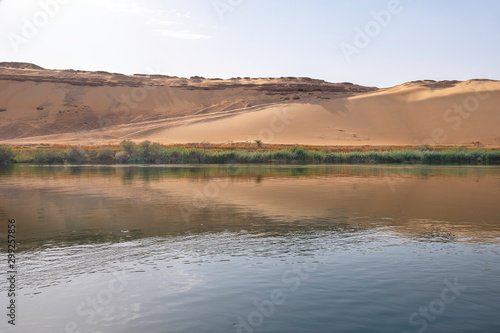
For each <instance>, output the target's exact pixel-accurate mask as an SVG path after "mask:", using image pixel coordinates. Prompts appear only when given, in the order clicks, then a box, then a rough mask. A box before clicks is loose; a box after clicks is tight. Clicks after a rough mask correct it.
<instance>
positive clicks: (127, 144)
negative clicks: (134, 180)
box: [120, 140, 137, 158]
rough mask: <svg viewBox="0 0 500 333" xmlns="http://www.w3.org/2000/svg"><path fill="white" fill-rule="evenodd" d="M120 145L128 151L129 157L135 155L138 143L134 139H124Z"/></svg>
mask: <svg viewBox="0 0 500 333" xmlns="http://www.w3.org/2000/svg"><path fill="white" fill-rule="evenodd" d="M120 146H121V147H122V149H123V150H125V151H126V152H127V154H128V156H129V158H132V157H134V155H135V153H136V152H137V145H136V144H135V142H133V141H130V140H123V141H122V142H120Z"/></svg>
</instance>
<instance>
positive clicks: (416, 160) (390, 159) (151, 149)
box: [0, 140, 500, 165]
mask: <svg viewBox="0 0 500 333" xmlns="http://www.w3.org/2000/svg"><path fill="white" fill-rule="evenodd" d="M257 141H258V140H257ZM257 144H259V143H257ZM260 144H261V145H262V142H260ZM120 147H121V149H122V150H121V151H115V150H112V149H110V148H101V149H99V150H97V151H96V150H95V149H82V148H70V149H69V150H66V151H64V150H62V151H61V150H50V149H45V150H35V151H33V152H32V153H31V156H29V152H26V151H19V152H17V153H16V154H17V155H16V158H15V160H16V161H17V162H31V161H32V162H33V163H35V164H65V163H69V164H87V163H92V164H111V163H119V164H235V163H237V164H241V163H243V164H473V165H478V164H500V150H488V149H467V148H462V147H458V148H448V149H431V148H429V147H427V146H422V147H417V148H413V149H399V150H397V149H392V150H391V149H389V150H361V151H355V150H353V151H332V150H329V149H326V148H325V149H322V150H317V149H310V148H305V147H299V146H295V147H292V148H283V149H278V150H274V149H271V150H263V149H259V150H257V151H256V150H255V149H233V150H217V149H212V150H206V149H201V148H186V147H165V146H162V145H160V144H159V143H151V142H149V141H144V142H142V143H139V144H136V143H134V142H132V141H122V142H121V143H120ZM4 150H5V149H4ZM0 158H1V155H0ZM7 159H9V158H8V157H7ZM0 162H1V159H0Z"/></svg>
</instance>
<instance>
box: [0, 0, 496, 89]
mask: <svg viewBox="0 0 500 333" xmlns="http://www.w3.org/2000/svg"><path fill="white" fill-rule="evenodd" d="M499 59H500V1H498V0H141V1H132V0H0V61H17V62H29V63H34V64H37V65H39V66H42V67H44V68H50V69H79V70H92V71H93V70H103V71H108V72H115V73H123V74H134V73H142V74H165V75H171V76H179V77H190V76H194V75H199V76H203V77H209V78H231V77H247V76H249V77H282V76H295V77H311V78H315V79H323V80H326V81H330V82H353V83H356V84H361V85H366V86H377V87H388V86H393V85H397V84H401V83H404V82H408V81H414V80H422V79H432V80H467V79H473V78H489V79H500V66H499V65H498V63H499Z"/></svg>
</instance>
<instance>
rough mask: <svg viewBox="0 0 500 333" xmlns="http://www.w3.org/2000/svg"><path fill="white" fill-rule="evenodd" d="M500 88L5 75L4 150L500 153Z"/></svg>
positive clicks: (25, 68)
mask: <svg viewBox="0 0 500 333" xmlns="http://www.w3.org/2000/svg"><path fill="white" fill-rule="evenodd" d="M499 105H500V82H499V81H494V80H486V79H476V80H469V81H463V82H459V81H439V82H437V81H430V80H429V81H415V82H408V83H404V84H401V85H398V86H395V87H391V88H383V89H381V88H376V87H364V86H360V85H356V84H353V83H348V82H344V83H329V82H325V81H323V80H315V79H310V78H300V77H299V78H297V77H281V78H248V77H245V78H240V77H237V78H231V79H226V80H223V79H218V78H212V79H209V78H203V77H196V76H195V77H191V78H180V77H171V76H165V75H144V74H135V75H131V76H127V75H122V74H115V73H108V72H89V71H80V70H50V69H43V68H41V67H39V66H36V65H34V64H28V63H12V62H10V63H9V62H3V63H0V143H1V144H4V145H9V146H15V145H40V144H49V145H56V144H66V145H73V146H78V145H85V146H100V145H116V144H118V143H120V142H121V141H122V140H132V141H135V142H140V141H144V140H149V141H152V142H158V143H161V144H164V145H173V144H190V143H214V144H230V143H253V142H254V141H255V140H260V141H261V142H264V143H266V144H275V145H296V144H301V145H313V146H314V145H316V146H388V145H389V146H391V145H395V146H398V145H404V146H419V145H431V146H433V145H440V146H466V147H484V148H498V147H500V130H499V129H498V126H497V124H498V123H499V122H500V109H499Z"/></svg>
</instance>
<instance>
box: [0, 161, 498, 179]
mask: <svg viewBox="0 0 500 333" xmlns="http://www.w3.org/2000/svg"><path fill="white" fill-rule="evenodd" d="M2 174H3V175H10V176H14V177H16V176H17V177H22V178H38V177H44V178H54V179H55V178H64V177H67V176H79V177H82V178H95V177H102V176H105V177H120V178H121V179H122V181H123V183H132V182H133V181H134V180H136V179H140V180H142V181H158V180H162V179H165V178H173V179H175V178H189V179H196V180H209V179H214V178H231V179H242V180H248V181H252V182H253V181H256V179H257V180H258V181H265V179H269V178H296V177H336V178H342V177H374V178H383V179H388V178H389V179H390V178H398V177H403V178H406V177H409V178H432V177H441V178H442V177H460V178H462V177H464V178H465V177H475V178H478V179H479V178H482V177H486V176H497V177H498V176H500V168H497V167H473V166H425V165H413V166H410V165H404V166H369V165H311V166H302V165H300V166H299V165H295V166H293V165H244V164H241V165H235V164H232V165H211V166H201V165H198V166H194V165H191V166H188V165H186V166H182V165H179V166H151V167H147V166H134V165H130V166H99V167H95V166H94V167H93V166H66V167H53V166H27V165H26V166H25V165H19V164H18V165H13V166H11V167H8V166H4V167H2V168H0V176H1V175H2Z"/></svg>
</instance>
